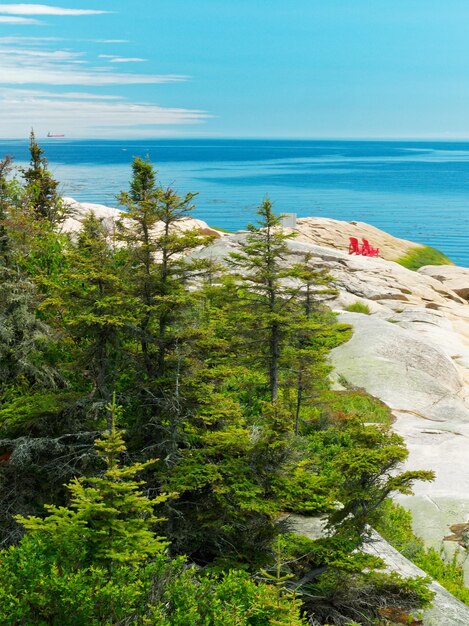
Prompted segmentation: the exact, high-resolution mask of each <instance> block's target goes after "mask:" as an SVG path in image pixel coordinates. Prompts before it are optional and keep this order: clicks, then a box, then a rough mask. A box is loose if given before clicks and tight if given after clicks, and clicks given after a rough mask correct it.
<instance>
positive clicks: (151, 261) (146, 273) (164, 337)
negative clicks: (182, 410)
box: [119, 158, 207, 378]
mask: <svg viewBox="0 0 469 626" xmlns="http://www.w3.org/2000/svg"><path fill="white" fill-rule="evenodd" d="M132 170H133V176H132V181H131V185H130V192H128V193H121V194H120V196H119V200H120V202H121V204H122V205H123V206H125V207H126V208H127V212H125V213H124V214H123V216H122V222H121V234H120V238H121V239H122V240H123V241H125V243H126V245H127V246H128V249H129V251H130V253H131V258H132V261H133V265H132V282H133V293H134V294H135V296H136V297H137V298H138V299H139V300H140V302H141V307H140V324H139V326H140V333H141V347H142V355H143V359H144V363H145V367H146V370H147V374H148V376H149V377H150V378H162V377H163V376H165V374H166V373H167V366H168V356H169V355H170V353H171V350H172V348H173V347H174V346H175V345H176V344H177V342H178V339H177V335H178V333H177V320H178V317H180V316H181V314H182V313H183V311H184V309H185V308H186V307H187V304H188V303H189V301H190V294H189V293H188V292H187V291H186V289H185V285H186V282H187V277H188V274H191V273H192V272H194V271H197V269H196V264H195V263H188V262H187V261H186V260H185V259H184V257H185V255H186V254H187V253H188V252H189V251H190V250H192V249H193V248H195V247H197V246H199V245H201V244H203V243H205V242H206V241H207V238H206V237H202V236H200V235H199V233H198V232H197V231H196V230H195V229H192V230H183V229H182V228H180V224H181V221H182V220H184V219H185V218H187V217H188V216H189V215H190V213H191V211H192V210H193V208H194V207H193V204H192V200H193V198H194V197H195V195H196V194H193V193H188V194H186V195H185V196H184V197H183V198H182V197H180V196H179V195H178V194H177V193H176V192H175V191H174V190H173V189H171V188H168V189H163V188H162V187H161V186H158V185H157V184H156V176H155V172H154V169H153V167H152V166H151V164H150V163H149V162H148V160H146V161H144V160H142V159H140V158H136V159H135V160H134V162H133V165H132Z"/></svg>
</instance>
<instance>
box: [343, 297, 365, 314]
mask: <svg viewBox="0 0 469 626" xmlns="http://www.w3.org/2000/svg"><path fill="white" fill-rule="evenodd" d="M344 311H349V312H350V313H364V314H365V315H369V314H370V313H371V311H370V307H369V306H368V305H367V304H365V303H364V302H360V301H359V300H357V301H356V302H353V303H352V304H349V305H348V306H346V307H345V308H344Z"/></svg>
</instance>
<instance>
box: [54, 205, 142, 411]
mask: <svg viewBox="0 0 469 626" xmlns="http://www.w3.org/2000/svg"><path fill="white" fill-rule="evenodd" d="M65 259H66V268H65V269H64V271H63V272H62V274H61V275H60V276H58V277H57V278H56V279H55V280H54V281H52V282H51V297H50V298H49V299H48V301H47V302H46V303H45V305H44V308H47V310H48V311H49V310H50V314H51V315H52V313H54V314H55V317H56V322H57V323H60V324H61V325H62V327H63V328H64V329H65V331H66V333H67V335H68V337H69V338H70V339H71V340H72V342H73V343H72V344H71V345H72V347H73V354H74V358H75V359H76V362H75V366H76V367H78V368H79V371H80V372H81V373H82V375H83V374H84V379H85V381H87V383H88V385H91V388H90V392H91V393H90V398H91V400H92V401H93V403H94V404H95V407H96V409H97V412H98V413H101V414H102V413H103V408H104V405H105V404H106V403H108V402H109V401H110V399H111V395H112V391H113V390H114V389H116V388H117V390H118V387H119V385H118V381H119V379H120V377H121V376H122V377H125V376H126V373H127V371H128V368H129V367H130V364H129V358H128V355H127V352H126V348H125V341H126V338H127V337H128V336H130V335H132V333H134V332H135V321H136V317H135V311H134V309H135V305H136V302H135V300H133V299H132V297H131V295H130V294H129V293H128V290H127V284H126V282H125V280H124V278H123V274H124V270H123V267H124V266H125V263H126V258H125V251H123V250H120V249H118V248H117V247H116V246H114V245H113V242H112V240H110V238H109V235H108V233H107V231H106V228H105V227H104V225H103V223H102V221H101V220H99V219H98V218H96V217H95V216H94V215H93V214H90V215H88V216H87V217H86V218H85V219H84V220H83V226H82V229H81V231H80V233H79V236H78V240H77V241H76V242H75V243H74V242H70V244H69V246H68V249H66V251H65Z"/></svg>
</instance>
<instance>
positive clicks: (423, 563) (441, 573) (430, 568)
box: [376, 500, 469, 605]
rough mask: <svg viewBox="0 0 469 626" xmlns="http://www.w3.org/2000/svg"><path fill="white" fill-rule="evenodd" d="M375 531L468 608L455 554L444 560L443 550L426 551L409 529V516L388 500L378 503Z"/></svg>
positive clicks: (408, 512)
mask: <svg viewBox="0 0 469 626" xmlns="http://www.w3.org/2000/svg"><path fill="white" fill-rule="evenodd" d="M376 530H377V531H378V532H379V533H380V534H381V535H382V536H383V537H384V538H385V539H386V540H387V541H389V543H390V544H391V545H392V546H394V547H395V548H396V549H397V550H399V552H401V553H402V554H403V555H404V556H405V557H406V558H408V559H409V560H410V561H412V562H413V563H415V564H416V565H418V566H419V567H420V568H421V569H422V570H423V571H424V572H426V573H427V574H429V575H430V576H431V577H432V578H434V579H435V580H436V581H438V582H439V583H440V585H443V587H445V589H447V590H448V591H449V592H450V593H452V594H453V595H454V596H456V598H458V599H459V600H461V601H462V602H464V603H465V604H468V605H469V589H467V587H466V586H465V584H464V570H463V567H462V563H461V562H460V560H459V558H458V554H457V552H455V554H454V556H453V558H451V559H448V558H447V557H446V556H445V555H444V553H443V551H442V550H441V551H440V552H439V551H438V550H436V549H435V548H426V547H425V545H424V543H423V541H422V539H420V537H417V536H416V535H415V534H414V532H413V530H412V515H411V513H410V511H406V509H404V507H402V506H401V505H399V504H396V503H395V502H392V501H391V500H386V501H385V502H383V504H382V515H381V517H380V520H379V521H378V523H377V525H376Z"/></svg>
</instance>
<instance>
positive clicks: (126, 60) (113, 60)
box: [99, 54, 147, 63]
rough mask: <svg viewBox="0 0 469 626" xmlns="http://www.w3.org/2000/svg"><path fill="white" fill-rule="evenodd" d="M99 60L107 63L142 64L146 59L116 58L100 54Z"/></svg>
mask: <svg viewBox="0 0 469 626" xmlns="http://www.w3.org/2000/svg"><path fill="white" fill-rule="evenodd" d="M99 58H100V59H108V60H109V63H144V62H145V61H146V60H147V59H141V58H140V57H118V56H116V55H114V54H100V55H99Z"/></svg>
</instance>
